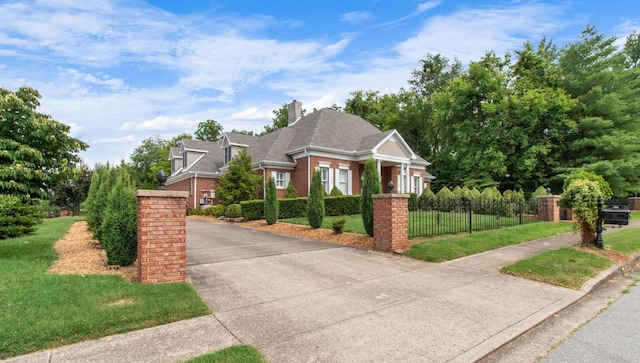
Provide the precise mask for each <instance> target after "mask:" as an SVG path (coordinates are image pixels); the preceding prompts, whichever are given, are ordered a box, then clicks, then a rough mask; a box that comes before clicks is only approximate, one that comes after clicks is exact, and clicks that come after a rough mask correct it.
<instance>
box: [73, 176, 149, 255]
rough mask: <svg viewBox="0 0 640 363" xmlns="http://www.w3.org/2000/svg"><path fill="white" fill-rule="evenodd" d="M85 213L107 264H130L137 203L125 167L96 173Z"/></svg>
mask: <svg viewBox="0 0 640 363" xmlns="http://www.w3.org/2000/svg"><path fill="white" fill-rule="evenodd" d="M85 211H86V213H87V224H88V226H89V229H90V230H91V231H92V232H93V235H94V238H96V239H97V240H98V241H100V243H101V244H102V247H103V248H104V250H105V252H106V254H107V263H109V264H112V265H122V266H127V265H131V264H132V263H133V262H134V261H135V260H136V258H137V241H138V237H137V233H138V227H137V221H136V219H137V201H136V198H135V188H134V186H133V182H132V181H131V177H130V175H129V173H128V171H127V170H126V166H125V165H121V166H119V167H117V168H111V167H109V166H108V165H107V166H103V167H100V168H99V169H98V170H96V172H95V173H94V174H93V177H92V178H91V186H90V188H89V195H88V197H87V201H86V202H85Z"/></svg>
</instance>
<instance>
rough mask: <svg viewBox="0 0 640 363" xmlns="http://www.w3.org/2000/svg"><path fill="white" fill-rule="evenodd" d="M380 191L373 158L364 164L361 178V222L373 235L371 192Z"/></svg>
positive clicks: (378, 177) (380, 186)
mask: <svg viewBox="0 0 640 363" xmlns="http://www.w3.org/2000/svg"><path fill="white" fill-rule="evenodd" d="M381 193H382V184H380V176H379V175H378V167H377V165H376V161H375V160H373V158H369V160H367V162H366V163H365V164H364V178H363V180H362V223H363V224H364V230H365V231H366V232H367V234H368V235H369V236H372V237H373V198H372V197H371V196H372V195H373V194H381Z"/></svg>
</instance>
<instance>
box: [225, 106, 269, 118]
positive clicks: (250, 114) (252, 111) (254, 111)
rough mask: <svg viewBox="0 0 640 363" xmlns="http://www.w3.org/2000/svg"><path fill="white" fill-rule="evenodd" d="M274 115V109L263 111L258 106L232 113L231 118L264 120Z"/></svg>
mask: <svg viewBox="0 0 640 363" xmlns="http://www.w3.org/2000/svg"><path fill="white" fill-rule="evenodd" d="M272 116H273V113H272V111H263V110H260V109H259V108H257V107H250V108H247V109H245V110H242V111H240V112H236V113H234V114H233V115H231V118H232V119H236V120H264V119H269V118H270V117H272Z"/></svg>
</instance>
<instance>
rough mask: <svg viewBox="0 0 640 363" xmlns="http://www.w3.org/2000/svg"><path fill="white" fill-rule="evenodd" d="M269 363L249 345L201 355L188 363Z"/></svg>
mask: <svg viewBox="0 0 640 363" xmlns="http://www.w3.org/2000/svg"><path fill="white" fill-rule="evenodd" d="M237 362H242V363H267V360H266V359H264V357H263V356H262V355H261V354H260V352H259V351H258V350H257V349H256V348H254V347H252V346H249V345H234V346H231V347H229V348H226V349H222V350H219V351H217V352H213V353H209V354H205V355H201V356H199V357H196V358H193V359H190V360H188V361H187V362H186V363H237Z"/></svg>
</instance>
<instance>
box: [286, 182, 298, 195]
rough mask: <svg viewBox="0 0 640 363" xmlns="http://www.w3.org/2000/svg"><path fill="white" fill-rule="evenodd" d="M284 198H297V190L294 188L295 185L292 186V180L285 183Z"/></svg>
mask: <svg viewBox="0 0 640 363" xmlns="http://www.w3.org/2000/svg"><path fill="white" fill-rule="evenodd" d="M285 198H289V199H291V198H298V191H297V190H296V187H294V186H293V183H292V182H289V184H287V194H286V195H285Z"/></svg>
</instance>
